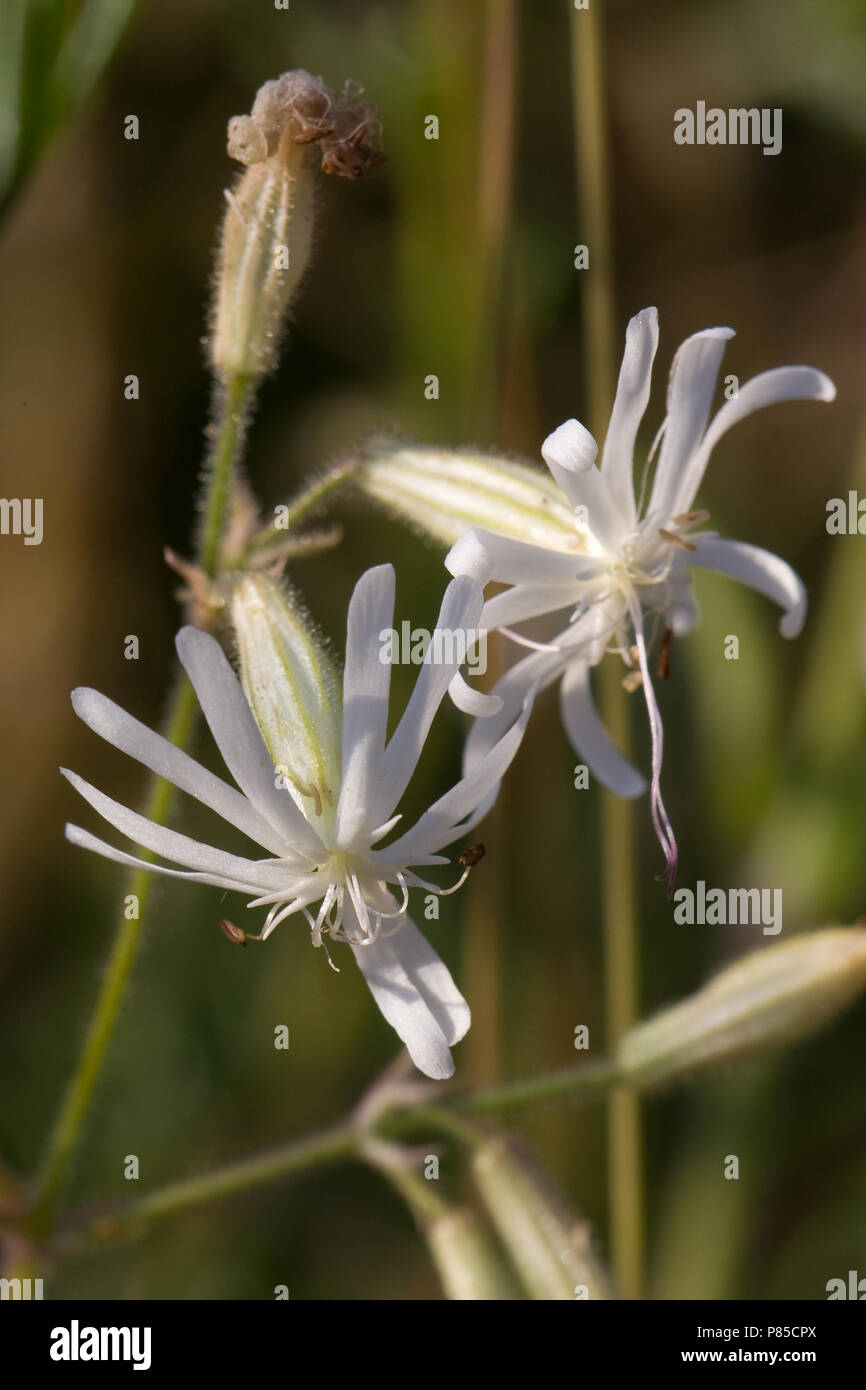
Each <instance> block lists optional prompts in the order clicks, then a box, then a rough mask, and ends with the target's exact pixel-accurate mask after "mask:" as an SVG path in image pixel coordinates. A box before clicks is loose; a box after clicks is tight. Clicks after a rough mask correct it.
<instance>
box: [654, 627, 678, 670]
mask: <svg viewBox="0 0 866 1390" xmlns="http://www.w3.org/2000/svg"><path fill="white" fill-rule="evenodd" d="M673 640H674V634H673V628H670V627H666V628H665V630H664V633H663V634H662V640H661V643H660V644H659V654H658V658H657V662H656V672H657V673H658V677H659V679H660V680H663V681H666V680H667V678H668V676H669V675H670V673H671V647H672V645H673Z"/></svg>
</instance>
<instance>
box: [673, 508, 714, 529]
mask: <svg viewBox="0 0 866 1390" xmlns="http://www.w3.org/2000/svg"><path fill="white" fill-rule="evenodd" d="M709 519H710V514H709V512H707V511H698V512H681V514H680V515H679V516H675V517H673V518H672V520H673V523H674V525H675V526H702V525H703V523H704V522H705V521H709Z"/></svg>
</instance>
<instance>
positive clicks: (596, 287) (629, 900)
mask: <svg viewBox="0 0 866 1390" xmlns="http://www.w3.org/2000/svg"><path fill="white" fill-rule="evenodd" d="M603 12H604V4H603V0H594V3H593V5H592V6H591V7H590V8H589V9H588V10H573V11H572V14H571V40H572V45H571V47H572V85H573V95H574V100H573V114H574V139H575V157H576V167H577V191H578V201H579V211H580V235H579V237H578V240H579V241H580V242H581V243H582V244H585V245H586V246H587V247H588V248H589V267H590V268H589V271H588V272H587V274H586V276H585V279H584V281H583V283H582V290H583V296H582V299H583V337H584V343H585V350H586V362H587V393H588V401H589V423H590V428H591V430H592V432H593V434H594V435H595V437H596V439H599V440H601V439H602V438H603V437H604V433H605V431H606V428H607V421H608V419H609V417H610V410H611V406H612V403H613V397H614V322H615V307H614V293H613V270H612V265H613V253H612V243H611V227H610V189H609V178H608V158H607V151H608V141H607V127H606V120H605V93H604V62H603V53H602V15H603ZM601 682H602V687H601V707H602V716H603V718H604V722H605V724H606V726H607V728H608V729H609V731H610V733H611V736H612V738H613V740H614V742H615V743H617V744H618V745H619V747H620V748H621V749H622V751H623V752H624V753H625V754H626V756H628V752H629V746H630V742H631V738H630V720H629V708H628V697H627V696H626V693H625V691H624V690H623V688H622V683H621V680H620V672H619V670H618V667H617V665H616V664H615V663H614V662H612V661H611V660H610V659H609V660H608V661H607V662H606V663H603V665H602V670H601ZM601 879H602V884H601V886H602V903H603V932H604V955H605V981H606V985H605V1014H606V1025H607V1026H606V1032H607V1046H608V1048H609V1049H612V1048H613V1047H614V1046H615V1044H616V1042H617V1041H618V1040H619V1038H620V1037H621V1036H622V1034H623V1033H624V1032H625V1031H626V1030H627V1029H628V1028H629V1027H630V1026H631V1024H632V1023H633V1022H634V1021H635V1019H636V1017H637V1009H638V1002H639V1001H638V948H637V943H638V939H639V934H638V914H637V901H636V894H635V887H634V882H635V836H634V815H633V810H632V804H631V803H630V802H627V801H622V800H620V799H619V798H618V797H615V796H613V795H612V794H611V793H609V792H605V793H604V795H603V799H602V865H601ZM642 1149H643V1146H642V1139H641V1112H640V1102H639V1099H638V1096H637V1094H636V1093H635V1092H634V1091H631V1090H627V1089H624V1088H620V1089H617V1090H616V1091H615V1092H614V1093H613V1095H612V1096H611V1101H610V1110H609V1140H608V1174H609V1176H608V1190H609V1199H610V1214H611V1248H612V1256H613V1266H614V1270H615V1274H616V1278H617V1283H618V1285H619V1287H620V1289H621V1290H622V1293H623V1296H624V1297H626V1298H639V1297H640V1296H641V1290H642V1286H643V1263H644V1254H643V1231H644V1216H643V1153H642Z"/></svg>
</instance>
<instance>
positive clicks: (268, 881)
mask: <svg viewBox="0 0 866 1390" xmlns="http://www.w3.org/2000/svg"><path fill="white" fill-rule="evenodd" d="M60 771H61V772H62V773H63V776H64V777H65V778H66V780H67V781H68V782H70V783H71V784H72V786H73V787H74V788H75V790H76V791H77V792H79V793H80V794H81V796H83V797H84V800H85V801H87V802H88V803H89V804H90V805H91V806H92V807H93V809H94V811H96V812H98V814H99V815H100V816H102V818H103V820H107V821H108V823H109V825H113V826H114V828H115V829H116V830H119V831H120V832H121V833H122V834H123V835H126V836H128V838H129V839H130V840H133V841H134V842H135V843H136V844H137V845H142V846H143V848H144V849H149V850H152V851H153V853H154V854H161V855H162V857H163V858H164V859H171V860H172V861H173V862H174V863H175V864H183V865H184V866H185V867H186V868H188V869H197V870H200V871H201V872H203V873H207V874H217V875H219V876H220V877H222V878H226V879H234V881H235V882H237V883H252V884H257V885H259V887H260V888H280V887H282V885H283V883H284V882H285V880H286V876H287V872H288V874H289V876H290V875H291V870H288V871H287V870H286V868H285V867H284V866H281V865H279V864H275V863H273V861H270V862H269V861H264V860H256V859H242V858H240V857H239V856H238V855H236V854H227V853H226V852H225V850H221V849H214V848H213V847H212V846H211V845H205V844H202V842H201V841H200V840H193V839H191V837H190V836H189V835H181V834H180V833H179V832H178V831H177V830H169V829H168V827H167V826H165V825H156V824H155V823H154V822H153V821H150V820H148V819H147V817H146V816H140V815H139V814H138V812H137V811H131V810H130V809H129V807H128V806H122V805H121V804H120V802H119V801H113V800H112V799H111V797H110V796H106V795H105V794H104V793H103V792H100V791H97V789H96V787H92V786H91V785H90V783H89V782H85V781H84V778H83V777H79V776H78V775H77V774H76V773H74V772H70V771H69V770H68V769H67V768H65V767H64V768H61V769H60Z"/></svg>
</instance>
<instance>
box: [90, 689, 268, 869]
mask: <svg viewBox="0 0 866 1390" xmlns="http://www.w3.org/2000/svg"><path fill="white" fill-rule="evenodd" d="M72 707H73V709H74V710H75V713H76V714H77V715H78V717H79V719H82V720H83V721H84V723H85V724H86V725H87V727H88V728H89V729H92V730H93V732H94V733H95V734H99V736H100V738H104V739H105V740H106V742H107V743H110V744H112V745H113V746H114V747H115V748H119V749H120V751H121V752H122V753H128V754H129V756H130V757H132V758H135V759H136V761H137V762H140V763H143V765H144V766H145V767H149V768H150V770H151V772H155V773H156V774H157V775H158V776H159V777H165V779H166V780H167V781H169V782H171V783H172V785H173V786H175V787H179V788H180V790H181V791H184V792H188V793H189V795H190V796H194V797H195V798H196V800H197V801H200V802H201V803H202V805H203V806H208V807H209V808H210V809H211V810H212V811H216V813H217V815H218V816H222V818H223V820H226V821H228V822H229V823H230V824H231V825H234V826H236V827H237V829H238V830H242V831H243V832H244V834H245V835H249V837H250V839H251V840H255V842H256V843H257V844H259V845H263V846H264V848H265V849H268V850H270V851H271V853H273V854H283V853H284V852H285V850H286V848H287V846H286V845H285V842H284V841H283V840H282V839H281V838H280V837H279V836H278V835H277V834H276V833H275V831H274V828H273V826H272V825H270V824H269V823H268V821H266V820H265V818H264V816H261V815H259V812H258V811H257V810H256V809H255V808H254V807H253V806H251V805H250V802H249V801H248V800H247V798H246V797H245V796H244V795H243V794H242V793H241V792H239V791H237V790H236V789H235V788H234V787H230V786H229V785H228V783H227V782H223V781H222V780H221V778H219V777H216V776H214V774H213V773H212V772H209V771H208V769H207V768H204V767H202V766H201V764H200V763H197V762H196V761H195V760H194V759H193V758H191V757H190V756H189V755H188V754H187V753H184V752H182V751H181V749H180V748H175V746H174V744H173V743H169V741H168V739H165V738H163V737H162V735H161V734H157V733H154V731H153V730H152V729H148V727H147V725H146V724H142V723H140V722H139V720H138V719H134V718H133V716H132V715H131V714H127V712H126V710H124V709H121V707H120V705H116V704H115V703H114V701H113V700H109V699H107V698H106V697H105V696H104V695H100V693H99V691H98V690H90V689H88V688H87V687H85V686H79V687H78V689H77V690H73V692H72Z"/></svg>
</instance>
